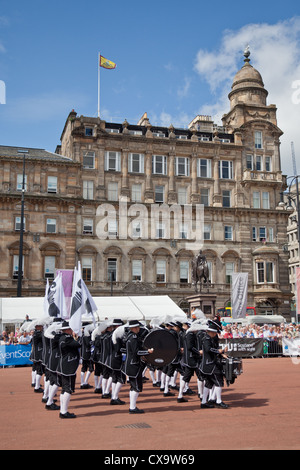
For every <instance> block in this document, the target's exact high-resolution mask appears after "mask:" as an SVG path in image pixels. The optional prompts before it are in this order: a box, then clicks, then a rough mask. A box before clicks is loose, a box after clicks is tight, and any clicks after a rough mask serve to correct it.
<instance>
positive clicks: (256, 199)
mask: <svg viewBox="0 0 300 470" xmlns="http://www.w3.org/2000/svg"><path fill="white" fill-rule="evenodd" d="M253 207H254V209H260V193H259V192H258V191H253Z"/></svg>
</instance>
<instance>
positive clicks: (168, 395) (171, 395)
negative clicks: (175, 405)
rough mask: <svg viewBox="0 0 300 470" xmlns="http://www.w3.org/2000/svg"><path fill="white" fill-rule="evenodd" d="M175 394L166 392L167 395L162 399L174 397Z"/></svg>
mask: <svg viewBox="0 0 300 470" xmlns="http://www.w3.org/2000/svg"><path fill="white" fill-rule="evenodd" d="M174 395H175V393H172V392H167V393H164V397H174Z"/></svg>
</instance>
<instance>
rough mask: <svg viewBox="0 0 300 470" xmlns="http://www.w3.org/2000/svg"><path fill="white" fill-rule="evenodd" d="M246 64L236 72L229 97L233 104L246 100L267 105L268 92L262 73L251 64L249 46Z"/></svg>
mask: <svg viewBox="0 0 300 470" xmlns="http://www.w3.org/2000/svg"><path fill="white" fill-rule="evenodd" d="M244 56H245V60H244V62H245V64H244V65H243V67H242V68H241V69H240V70H239V71H238V72H237V73H236V74H235V77H234V79H233V84H232V87H231V90H232V91H231V92H230V93H229V95H228V97H229V99H230V102H231V105H232V106H233V105H235V104H237V102H244V103H248V104H250V103H251V104H258V105H264V106H265V105H266V98H267V96H268V92H267V90H266V89H265V87H264V82H263V80H262V77H261V74H260V73H259V72H258V70H256V69H255V68H254V67H252V65H250V59H249V56H250V51H249V49H248V48H247V49H246V51H245V53H244Z"/></svg>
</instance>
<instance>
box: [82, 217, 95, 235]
mask: <svg viewBox="0 0 300 470" xmlns="http://www.w3.org/2000/svg"><path fill="white" fill-rule="evenodd" d="M93 225H94V224H93V219H83V228H82V233H83V234H84V235H92V234H93Z"/></svg>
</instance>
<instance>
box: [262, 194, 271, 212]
mask: <svg viewBox="0 0 300 470" xmlns="http://www.w3.org/2000/svg"><path fill="white" fill-rule="evenodd" d="M262 208H263V209H270V195H269V193H268V192H263V193H262Z"/></svg>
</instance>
